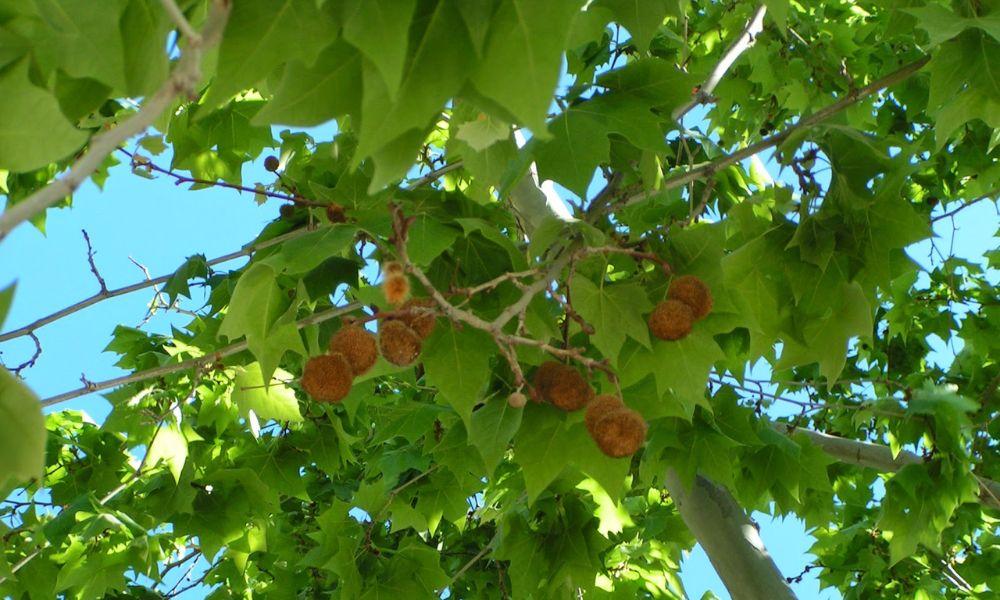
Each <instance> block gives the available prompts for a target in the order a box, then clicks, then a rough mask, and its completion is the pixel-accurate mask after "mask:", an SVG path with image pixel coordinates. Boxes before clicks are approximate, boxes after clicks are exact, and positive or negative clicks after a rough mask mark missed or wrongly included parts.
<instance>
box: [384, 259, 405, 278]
mask: <svg viewBox="0 0 1000 600" xmlns="http://www.w3.org/2000/svg"><path fill="white" fill-rule="evenodd" d="M382 272H383V273H385V276H386V277H388V276H389V275H395V274H397V273H399V274H402V273H403V265H401V264H399V263H398V262H396V261H394V260H393V261H389V262H387V263H385V264H384V265H382Z"/></svg>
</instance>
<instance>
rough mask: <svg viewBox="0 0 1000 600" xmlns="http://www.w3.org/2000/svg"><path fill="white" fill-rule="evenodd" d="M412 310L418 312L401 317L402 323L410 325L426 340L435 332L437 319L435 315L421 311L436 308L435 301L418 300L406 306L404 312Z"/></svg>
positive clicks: (409, 302)
mask: <svg viewBox="0 0 1000 600" xmlns="http://www.w3.org/2000/svg"><path fill="white" fill-rule="evenodd" d="M410 308H415V309H418V310H415V311H413V312H411V313H409V314H407V315H405V316H402V317H400V321H402V322H404V323H406V324H407V325H409V327H410V329H412V330H413V331H414V332H415V333H416V334H417V335H419V336H420V339H422V340H426V339H427V338H429V337H430V335H431V333H433V332H434V324H435V321H436V320H437V317H436V316H435V315H434V313H432V312H428V311H426V310H421V309H429V308H434V301H433V300H431V299H430V298H417V299H414V300H410V301H408V302H407V303H406V304H404V305H403V308H402V310H407V309H410Z"/></svg>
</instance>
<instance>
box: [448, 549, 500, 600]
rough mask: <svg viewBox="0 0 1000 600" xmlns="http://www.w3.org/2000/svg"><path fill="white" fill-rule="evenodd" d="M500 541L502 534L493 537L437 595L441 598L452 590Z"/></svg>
mask: <svg viewBox="0 0 1000 600" xmlns="http://www.w3.org/2000/svg"><path fill="white" fill-rule="evenodd" d="M498 539H500V534H497V535H495V536H493V539H492V540H490V541H489V543H487V544H486V545H485V546H483V548H482V550H480V551H479V552H478V553H477V554H476V555H475V556H473V557H472V558H470V559H469V561H468V562H467V563H465V564H464V565H462V568H461V569H459V570H458V571H457V572H456V573H455V574H454V575H452V576H451V579H449V580H448V583H447V584H445V585H444V587H442V588H441V589H440V590H438V591H437V592H436V593H435V595H436V596H440V595H441V593H442V592H443V591H444V590H445V589H448V588H450V587H451V586H452V585H453V584H454V583H455V582H456V581H458V580H459V579H460V578H461V577H462V575H465V573H466V571H468V570H469V569H471V568H472V565H474V564H476V563H477V562H479V561H480V559H482V558H483V557H484V556H486V555H487V554H488V553H489V551H490V550H492V549H493V544H495V543H496V542H497V540H498Z"/></svg>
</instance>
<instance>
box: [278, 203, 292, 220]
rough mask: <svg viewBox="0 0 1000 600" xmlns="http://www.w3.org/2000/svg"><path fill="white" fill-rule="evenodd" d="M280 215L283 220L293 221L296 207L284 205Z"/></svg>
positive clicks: (281, 207)
mask: <svg viewBox="0 0 1000 600" xmlns="http://www.w3.org/2000/svg"><path fill="white" fill-rule="evenodd" d="M278 214H279V215H281V218H282V219H291V218H292V217H293V216H295V205H294V204H282V205H281V206H280V207H279V208H278Z"/></svg>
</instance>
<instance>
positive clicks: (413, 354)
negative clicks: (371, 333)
mask: <svg viewBox="0 0 1000 600" xmlns="http://www.w3.org/2000/svg"><path fill="white" fill-rule="evenodd" d="M378 345H379V349H380V350H381V351H382V356H384V357H385V359H386V360H387V361H389V362H391V363H392V364H394V365H396V366H399V367H407V366H409V365H412V364H413V363H415V362H416V361H417V357H418V356H420V349H421V346H422V343H421V340H420V336H418V335H417V334H416V333H414V331H413V330H412V329H410V328H409V327H407V326H406V324H405V323H403V322H402V321H382V322H381V323H380V324H379V332H378Z"/></svg>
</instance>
